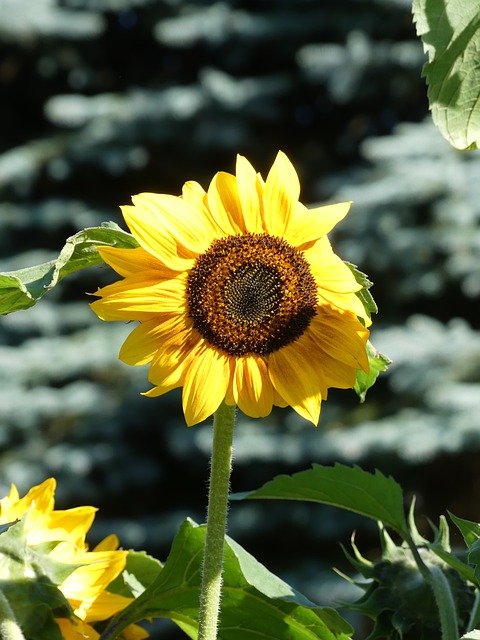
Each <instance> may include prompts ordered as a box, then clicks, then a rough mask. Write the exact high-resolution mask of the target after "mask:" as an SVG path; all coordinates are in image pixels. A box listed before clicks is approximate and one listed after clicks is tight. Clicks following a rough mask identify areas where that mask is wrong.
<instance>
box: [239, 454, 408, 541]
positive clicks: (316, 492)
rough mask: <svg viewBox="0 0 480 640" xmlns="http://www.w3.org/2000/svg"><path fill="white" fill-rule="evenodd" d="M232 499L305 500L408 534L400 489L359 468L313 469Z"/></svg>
mask: <svg viewBox="0 0 480 640" xmlns="http://www.w3.org/2000/svg"><path fill="white" fill-rule="evenodd" d="M231 497H232V498H233V499H237V500H239V499H240V500H242V499H246V498H247V499H252V498H272V499H276V500H306V501H309V502H319V503H321V504H330V505H333V506H336V507H341V508H342V509H348V510H349V511H354V512H355V513H360V514H361V515H363V516H367V517H368V518H372V519H373V520H380V521H381V522H383V523H384V524H385V525H388V526H390V527H392V528H393V529H395V530H396V531H398V532H399V533H400V534H404V533H405V532H406V531H407V524H406V520H405V513H404V509H403V492H402V488H401V487H400V485H399V484H398V483H397V482H395V480H394V479H393V478H391V477H386V476H384V475H383V474H382V473H381V472H380V471H376V472H375V474H371V473H368V472H367V471H363V469H360V468H359V467H346V466H344V465H341V464H336V465H335V466H334V467H322V466H320V465H318V464H315V465H313V467H312V469H308V470H307V471H301V472H300V473H295V474H294V475H292V476H286V475H282V476H277V477H276V478H274V479H273V480H270V481H269V482H267V483H266V484H264V485H263V487H261V488H260V489H257V490H255V491H248V492H245V493H238V494H234V495H233V496H231Z"/></svg>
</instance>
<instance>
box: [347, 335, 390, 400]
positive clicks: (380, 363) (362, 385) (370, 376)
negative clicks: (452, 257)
mask: <svg viewBox="0 0 480 640" xmlns="http://www.w3.org/2000/svg"><path fill="white" fill-rule="evenodd" d="M367 356H368V362H369V364H370V371H369V372H368V373H365V371H362V369H357V378H356V380H355V385H354V387H353V388H354V390H355V392H356V393H357V395H358V397H359V398H360V402H364V401H365V397H366V395H367V391H368V390H369V389H370V387H373V385H374V384H375V381H376V379H377V378H378V375H379V373H381V372H382V371H386V370H387V369H388V365H389V364H390V363H391V360H390V359H389V358H387V356H385V355H383V353H380V351H377V349H375V347H374V346H373V345H372V343H371V342H370V341H368V342H367Z"/></svg>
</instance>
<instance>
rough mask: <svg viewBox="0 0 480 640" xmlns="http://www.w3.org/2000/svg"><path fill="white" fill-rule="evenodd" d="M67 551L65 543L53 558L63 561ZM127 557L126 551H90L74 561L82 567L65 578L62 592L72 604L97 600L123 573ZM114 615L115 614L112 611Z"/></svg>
mask: <svg viewBox="0 0 480 640" xmlns="http://www.w3.org/2000/svg"><path fill="white" fill-rule="evenodd" d="M65 549H66V544H65V543H61V544H60V545H57V547H55V549H54V550H53V551H52V554H51V555H52V557H55V558H56V559H59V560H61V559H62V558H64V557H65V555H66V553H65ZM126 557H127V552H126V551H90V552H87V553H83V554H81V555H79V556H78V557H77V558H75V559H74V560H75V562H77V563H82V566H80V567H78V568H77V569H75V571H73V572H72V573H71V574H70V575H68V576H67V578H65V580H64V581H63V582H62V584H61V585H60V590H61V591H62V593H63V594H64V596H65V597H66V598H67V599H68V600H69V601H70V602H71V601H73V600H78V601H88V602H89V603H90V602H91V600H92V598H97V597H98V596H99V595H100V594H101V593H102V592H103V591H104V590H105V589H106V588H107V586H108V585H109V584H110V582H112V580H115V578H116V577H117V576H118V575H119V574H120V573H121V572H122V571H123V569H124V568H125V563H126ZM117 610H118V609H117ZM112 613H115V612H114V611H112ZM76 615H78V614H76ZM80 617H81V616H80ZM107 617H108V616H107ZM82 619H85V618H82Z"/></svg>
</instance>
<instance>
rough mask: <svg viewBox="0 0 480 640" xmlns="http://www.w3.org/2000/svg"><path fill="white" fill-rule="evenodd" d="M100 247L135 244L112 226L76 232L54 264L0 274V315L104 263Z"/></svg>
mask: <svg viewBox="0 0 480 640" xmlns="http://www.w3.org/2000/svg"><path fill="white" fill-rule="evenodd" d="M102 245H103V246H115V247H123V248H127V249H128V248H134V247H137V246H138V243H137V241H136V240H135V238H133V236H131V235H130V234H129V233H126V232H125V231H122V229H120V227H119V226H118V225H116V224H115V223H114V222H105V223H103V225H102V226H101V227H92V228H90V229H84V230H83V231H79V232H78V233H76V234H75V235H74V236H71V237H70V238H68V239H67V241H66V243H65V246H64V247H63V249H62V251H61V252H60V255H59V256H58V258H57V259H56V260H50V261H49V262H46V263H44V264H40V265H37V266H35V267H29V268H27V269H20V270H19V271H10V272H8V273H0V315H5V314H7V313H12V312H13V311H20V310H21V309H28V308H29V307H32V306H33V305H34V304H35V303H36V302H38V300H40V298H41V297H42V296H44V295H45V294H46V293H47V291H50V289H53V287H54V286H55V285H56V284H58V282H60V280H62V278H64V277H65V276H68V275H69V274H71V273H75V272H76V271H80V270H81V269H85V268H86V267H91V266H93V265H96V264H100V263H101V262H103V261H102V258H101V257H100V254H99V253H98V251H97V246H102Z"/></svg>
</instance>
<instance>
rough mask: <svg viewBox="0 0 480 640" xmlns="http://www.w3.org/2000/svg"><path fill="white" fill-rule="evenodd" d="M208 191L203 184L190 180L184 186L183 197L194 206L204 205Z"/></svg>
mask: <svg viewBox="0 0 480 640" xmlns="http://www.w3.org/2000/svg"><path fill="white" fill-rule="evenodd" d="M205 196H206V192H205V189H204V188H203V187H202V185H201V184H199V183H198V182H195V180H188V182H185V184H184V185H183V187H182V198H183V199H184V200H185V201H186V202H188V204H190V205H193V206H194V207H202V211H203V207H204V200H205Z"/></svg>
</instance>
